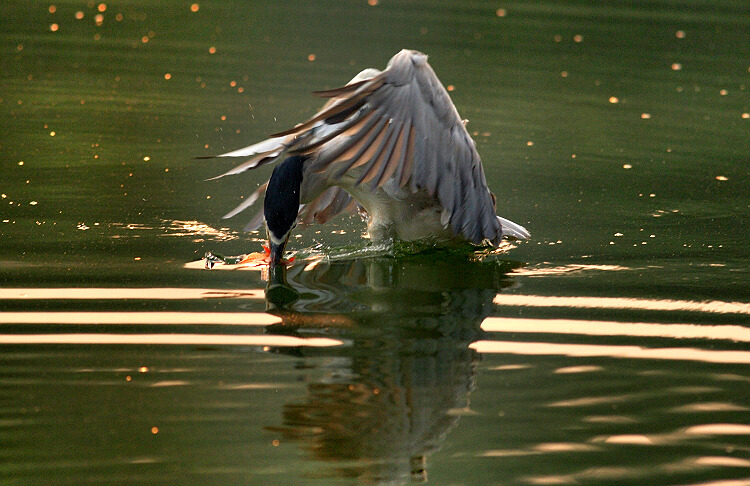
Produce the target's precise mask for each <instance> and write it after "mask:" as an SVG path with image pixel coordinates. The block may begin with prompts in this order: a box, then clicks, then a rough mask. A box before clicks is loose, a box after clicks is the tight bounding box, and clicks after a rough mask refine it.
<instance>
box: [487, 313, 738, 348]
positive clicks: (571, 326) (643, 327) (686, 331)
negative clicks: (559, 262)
mask: <svg viewBox="0 0 750 486" xmlns="http://www.w3.org/2000/svg"><path fill="white" fill-rule="evenodd" d="M482 329H483V330H485V331H489V332H524V333H545V334H580V335H586V336H629V337H660V338H673V339H724V340H729V341H736V342H750V328H747V327H743V326H734V325H717V326H712V325H696V324H656V323H644V322H615V321H586V320H573V319H519V318H510V317H488V318H486V319H485V320H484V321H483V322H482Z"/></svg>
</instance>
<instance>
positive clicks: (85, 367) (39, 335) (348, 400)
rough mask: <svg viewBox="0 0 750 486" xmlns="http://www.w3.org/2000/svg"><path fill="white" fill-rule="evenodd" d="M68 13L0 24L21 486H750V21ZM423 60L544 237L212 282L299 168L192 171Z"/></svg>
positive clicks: (505, 202) (311, 240) (6, 297)
mask: <svg viewBox="0 0 750 486" xmlns="http://www.w3.org/2000/svg"><path fill="white" fill-rule="evenodd" d="M51 3H52V2H36V1H31V2H29V1H26V2H22V1H14V0H12V1H9V2H5V3H3V5H2V6H0V19H2V20H0V22H1V23H2V28H3V29H2V34H0V39H2V46H3V47H2V49H3V55H2V56H0V65H2V75H1V77H0V117H1V118H2V126H3V133H2V136H1V137H0V154H2V156H1V158H0V174H1V177H0V194H2V199H0V242H1V243H2V245H1V246H0V282H1V283H0V310H1V311H2V312H0V342H1V344H0V348H1V351H0V361H1V366H0V442H1V443H2V444H3V447H2V452H1V453H0V478H1V479H2V481H1V482H2V483H3V484H11V485H15V484H19V485H20V484H23V485H27V484H44V485H48V484H83V483H99V484H160V485H162V484H181V485H184V484H223V485H227V484H290V483H291V484H310V485H317V484H372V483H374V484H399V483H404V482H411V481H424V480H426V481H428V483H429V484H451V485H460V484H465V485H472V484H519V485H529V484H531V485H533V484H607V485H612V484H638V485H640V484H659V485H667V484H669V485H698V484H701V485H717V486H718V485H721V486H724V485H731V486H735V485H746V484H750V428H749V425H748V424H750V420H748V419H749V417H750V415H749V414H748V412H749V411H750V373H749V372H748V365H749V364H750V354H749V353H748V343H749V342H750V336H749V333H750V331H748V329H749V328H750V326H749V324H750V317H748V316H750V299H749V298H748V295H750V284H749V282H750V275H749V273H750V270H749V269H750V265H748V263H749V262H748V260H749V258H748V236H747V235H748V234H750V233H748V231H749V230H750V228H749V227H748V221H750V195H749V194H750V193H748V191H747V187H748V182H750V174H749V172H748V167H750V164H749V162H750V158H749V157H748V154H750V135H749V134H750V115H748V113H750V97H749V96H748V83H750V72H749V71H748V69H750V62H749V61H748V59H750V15H749V14H750V9H749V7H748V6H747V5H746V3H745V2H731V1H725V2H722V1H712V2H703V3H701V4H700V5H698V4H692V3H674V2H635V3H633V2H631V3H608V4H606V5H604V4H602V5H597V4H587V3H578V2H575V3H574V2H569V3H568V2H559V3H558V2H529V3H523V2H522V3H514V4H496V3H492V2H474V3H460V4H453V3H449V2H429V3H428V2H423V3H422V2H390V1H380V2H377V3H378V4H377V5H374V6H370V5H368V2H348V3H336V4H329V3H324V2H284V3H280V4H278V5H254V4H248V3H246V2H236V1H228V0H226V1H221V2H211V3H204V2H200V3H198V4H197V5H198V9H197V11H195V12H193V11H191V7H190V5H189V4H185V5H181V6H180V5H175V4H174V3H173V2H163V1H152V2H127V3H116V2H113V3H107V4H106V5H105V4H100V3H96V2H92V3H88V4H87V3H86V2H54V5H51ZM97 15H100V16H101V17H100V18H99V19H98V20H97ZM77 17H81V18H77ZM405 47H408V48H414V49H418V50H421V51H424V52H426V53H427V54H429V55H430V62H431V64H432V65H433V67H434V69H435V70H436V72H437V74H438V76H439V77H440V79H441V80H442V81H443V82H444V83H445V85H452V86H453V90H452V91H451V96H452V98H453V99H454V101H455V103H456V105H457V107H458V109H459V112H460V113H461V115H462V116H463V117H464V118H467V119H469V125H468V128H469V131H470V132H471V133H472V134H473V135H474V138H475V139H476V142H477V147H478V149H479V152H480V154H481V155H482V158H483V161H484V164H485V172H486V173H487V178H488V182H489V184H490V186H491V187H492V189H493V191H494V192H495V193H496V194H497V195H498V198H499V203H498V211H499V212H500V214H502V215H503V216H505V217H507V218H509V219H511V220H513V221H516V222H518V223H521V224H523V225H525V226H526V227H527V228H528V229H529V230H530V231H531V233H532V239H531V240H530V241H529V242H525V243H519V244H517V245H515V247H513V248H507V249H506V250H507V251H505V252H503V253H501V254H493V255H479V256H478V257H477V256H475V255H457V254H454V253H447V252H441V251H423V252H421V253H417V254H409V252H396V253H395V254H393V253H392V252H388V251H385V252H382V251H380V252H378V251H372V250H368V249H366V241H363V239H362V237H361V235H362V232H363V229H364V226H363V224H362V223H361V222H360V221H358V220H357V219H355V218H341V219H337V220H335V221H333V222H331V223H329V224H327V225H325V226H317V227H310V228H306V229H300V231H299V233H298V234H299V236H297V235H295V237H294V238H293V239H292V241H291V242H290V246H291V248H292V249H295V250H302V251H301V252H300V254H301V256H302V257H301V258H300V259H299V260H298V261H296V262H295V263H296V264H295V265H293V266H292V267H290V268H289V270H288V271H287V273H286V275H272V276H271V278H270V279H268V278H267V276H264V275H263V274H262V273H261V272H259V271H255V270H248V269H244V270H233V271H222V270H220V269H217V270H215V271H213V270H212V271H207V270H205V269H203V268H202V264H201V262H200V261H199V259H200V257H201V256H202V255H203V254H204V253H205V252H206V251H215V252H217V253H221V254H226V255H237V254H241V253H245V252H247V251H258V250H259V249H260V236H261V235H258V234H256V235H244V234H242V233H241V228H242V226H243V225H244V220H243V216H238V217H237V218H234V219H231V220H222V219H220V218H221V215H223V214H224V213H226V212H227V211H228V210H229V209H231V208H233V207H234V206H235V205H236V204H238V203H239V202H240V201H241V199H240V197H242V196H244V195H247V194H249V193H250V192H252V191H253V190H254V189H255V187H257V184H258V183H260V182H262V181H263V180H264V178H265V177H267V176H268V171H265V172H260V173H257V174H249V175H247V176H246V177H244V176H243V177H238V178H232V179H222V180H218V181H210V182H207V181H205V179H207V178H209V177H212V176H215V175H217V174H219V173H221V172H223V171H224V170H226V169H228V168H229V164H230V163H229V162H225V161H205V160H196V159H194V158H193V157H194V156H200V155H207V154H213V153H218V152H222V151H227V150H230V149H233V148H237V147H240V146H243V145H247V144H249V143H252V142H254V141H257V140H260V139H262V138H265V136H266V135H267V134H269V133H273V132H276V131H279V130H282V129H285V128H288V127H289V126H291V125H293V124H294V123H296V122H298V121H300V120H302V119H303V118H305V117H307V116H309V115H310V114H311V113H313V112H314V111H315V109H316V108H317V107H318V106H319V100H318V99H315V98H313V97H311V96H310V95H309V92H310V91H313V90H317V89H325V88H332V87H336V86H338V85H341V84H343V83H345V82H346V81H347V80H348V79H350V78H351V77H352V76H353V75H354V74H356V73H357V72H358V71H360V70H361V69H363V68H365V67H369V66H374V67H381V68H382V67H383V66H384V65H385V63H386V62H387V60H388V59H389V58H390V57H391V56H392V55H393V54H395V53H396V52H397V51H398V50H400V49H401V48H405ZM248 217H249V216H248ZM305 255H308V257H307V258H305V257H304V256H305Z"/></svg>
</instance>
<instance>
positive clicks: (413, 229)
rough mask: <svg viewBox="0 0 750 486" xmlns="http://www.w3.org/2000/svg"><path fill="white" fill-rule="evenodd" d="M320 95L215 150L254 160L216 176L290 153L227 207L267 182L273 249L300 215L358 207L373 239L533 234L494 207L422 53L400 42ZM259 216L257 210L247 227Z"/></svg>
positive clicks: (475, 239) (304, 219)
mask: <svg viewBox="0 0 750 486" xmlns="http://www.w3.org/2000/svg"><path fill="white" fill-rule="evenodd" d="M315 94H316V95H317V96H320V97H324V98H328V99H329V100H328V102H327V103H325V105H324V106H323V107H322V108H321V110H320V111H319V112H318V113H316V114H315V115H314V116H313V117H311V118H310V119H308V120H307V121H305V122H303V123H300V124H298V125H297V126H295V127H294V128H291V129H289V130H285V131H283V132H280V133H277V134H275V135H273V136H272V138H269V139H268V140H265V141H263V142H260V143H257V144H254V145H251V146H249V147H245V148H243V149H239V150H235V151H232V152H228V153H225V154H222V155H219V157H249V159H248V160H247V161H246V162H244V163H243V164H241V165H239V166H237V167H235V168H234V169H232V170H230V171H228V172H226V173H224V174H222V175H220V176H218V177H216V178H219V177H223V176H225V175H233V174H238V173H240V172H244V171H245V170H248V169H253V168H256V167H259V166H262V165H265V164H268V163H272V162H275V161H276V160H278V159H279V158H281V157H282V156H283V157H285V160H284V162H282V163H281V164H280V165H279V166H278V167H277V168H276V169H275V170H274V174H273V175H272V176H271V179H270V180H269V182H268V183H267V187H261V188H259V189H258V190H257V191H256V192H255V193H254V194H253V195H251V196H250V197H249V198H248V199H246V201H245V202H243V203H242V204H241V205H240V206H238V207H237V208H236V209H235V210H233V211H232V212H230V213H229V214H227V215H226V216H225V217H231V216H234V215H235V214H238V213H239V212H241V211H243V210H244V209H246V208H247V207H250V206H251V205H252V204H253V203H254V202H255V201H256V200H257V199H258V198H259V197H260V194H261V193H262V192H263V191H264V190H265V199H264V211H263V214H264V218H263V219H264V220H265V222H266V226H267V228H268V236H269V240H270V243H271V248H272V250H271V252H272V254H273V252H274V251H280V252H283V249H284V245H285V244H286V240H287V239H288V235H289V232H290V231H291V229H292V228H293V227H294V225H295V223H296V222H297V221H299V222H301V223H310V222H312V221H318V222H325V221H327V220H329V219H330V218H332V217H333V216H335V215H337V214H339V213H341V212H345V211H351V212H354V211H357V210H364V211H366V212H367V213H368V216H369V218H368V219H369V222H368V231H369V232H370V235H371V237H372V238H373V239H375V240H377V239H382V238H393V237H396V238H400V239H403V240H419V239H425V238H432V239H436V240H464V241H469V242H471V243H474V244H482V243H483V242H485V241H489V242H490V243H492V244H493V245H494V246H498V245H499V244H500V242H501V240H502V238H503V237H506V238H517V239H526V238H528V237H529V236H530V235H529V233H528V231H526V229H525V228H524V227H523V226H521V225H518V224H516V223H513V222H512V221H509V220H507V219H505V218H501V217H499V216H497V215H496V213H495V201H496V199H495V197H494V195H493V194H492V193H491V192H490V190H489V188H488V187H487V181H486V179H485V176H484V169H483V167H482V163H481V161H480V158H479V154H478V153H477V150H476V147H475V144H474V141H473V140H472V139H471V137H470V135H469V133H468V132H467V131H466V128H465V127H464V123H463V122H462V119H461V118H460V116H459V114H458V112H457V110H456V108H455V106H454V105H453V103H452V101H451V99H450V97H449V96H448V93H447V91H446V90H445V89H444V88H443V86H442V85H441V84H440V81H439V80H438V78H437V76H436V75H435V73H434V71H433V70H432V68H431V67H430V65H429V64H428V63H427V56H426V55H424V54H422V53H419V52H416V51H410V50H402V51H401V52H399V53H398V54H396V55H395V56H394V57H393V58H392V59H391V60H390V62H389V63H388V66H387V67H386V69H385V70H383V71H378V70H376V69H366V70H364V71H362V72H361V73H359V74H358V75H357V76H355V77H354V79H352V80H351V81H350V82H349V84H347V85H346V86H343V87H341V88H336V89H332V90H327V91H318V92H316V93H315ZM261 223H262V220H261V219H260V218H258V217H256V218H254V220H253V221H251V223H250V224H248V226H246V228H245V229H246V230H248V229H250V230H252V229H256V228H257V227H259V226H260V224H261ZM274 245H276V246H275V247H274ZM279 258H280V254H279ZM272 261H273V258H272Z"/></svg>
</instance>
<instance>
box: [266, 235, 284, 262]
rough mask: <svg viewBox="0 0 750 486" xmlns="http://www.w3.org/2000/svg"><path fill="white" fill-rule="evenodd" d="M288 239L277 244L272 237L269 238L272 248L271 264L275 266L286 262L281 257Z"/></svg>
mask: <svg viewBox="0 0 750 486" xmlns="http://www.w3.org/2000/svg"><path fill="white" fill-rule="evenodd" d="M287 241H288V238H287V239H286V240H284V242H283V243H281V244H279V245H277V244H276V243H274V242H273V241H272V240H271V239H270V238H269V239H268V248H269V250H270V251H269V254H268V258H269V259H270V262H269V263H270V266H272V267H275V266H277V265H283V264H284V263H286V262H285V261H284V260H283V259H282V258H281V257H282V256H284V248H286V242H287Z"/></svg>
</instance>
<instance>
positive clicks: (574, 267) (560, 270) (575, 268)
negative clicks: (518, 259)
mask: <svg viewBox="0 0 750 486" xmlns="http://www.w3.org/2000/svg"><path fill="white" fill-rule="evenodd" d="M589 270H598V271H602V272H620V271H623V270H632V268H630V267H623V266H620V265H581V264H571V265H563V266H558V267H546V268H544V267H539V268H529V267H522V268H517V269H515V270H513V275H521V276H524V277H547V276H550V275H566V274H570V273H580V272H583V271H589Z"/></svg>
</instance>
